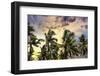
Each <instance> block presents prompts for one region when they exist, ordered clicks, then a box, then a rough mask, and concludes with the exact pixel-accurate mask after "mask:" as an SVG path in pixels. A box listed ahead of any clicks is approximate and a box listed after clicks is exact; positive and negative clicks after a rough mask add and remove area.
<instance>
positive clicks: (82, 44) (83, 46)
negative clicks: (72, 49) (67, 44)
mask: <svg viewBox="0 0 100 76" xmlns="http://www.w3.org/2000/svg"><path fill="white" fill-rule="evenodd" d="M79 41H80V53H81V55H82V56H86V55H87V46H88V42H87V39H86V38H85V36H84V35H83V34H82V35H81V37H80V38H79Z"/></svg>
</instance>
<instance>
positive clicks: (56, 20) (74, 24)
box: [28, 15, 88, 38]
mask: <svg viewBox="0 0 100 76" xmlns="http://www.w3.org/2000/svg"><path fill="white" fill-rule="evenodd" d="M28 23H29V25H30V26H32V27H33V28H34V29H35V32H34V34H35V35H37V36H39V37H40V38H44V37H43V34H44V33H45V32H47V31H48V29H52V30H54V31H55V32H56V33H57V34H62V33H63V31H64V30H65V29H68V30H70V31H71V32H74V33H75V36H76V38H78V37H80V36H81V34H84V35H85V36H86V38H87V36H88V32H87V29H88V17H78V16H53V15H51V16H50V15H49V16H48V15H28ZM58 32H60V33H58ZM58 36H60V35H58ZM60 37H61V36H60Z"/></svg>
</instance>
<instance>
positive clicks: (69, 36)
mask: <svg viewBox="0 0 100 76" xmlns="http://www.w3.org/2000/svg"><path fill="white" fill-rule="evenodd" d="M74 37H75V35H74V33H73V32H70V31H69V30H65V31H64V35H63V38H62V39H63V47H64V58H65V59H68V58H69V57H70V58H71V57H73V56H74V55H78V50H77V47H76V40H75V39H74Z"/></svg>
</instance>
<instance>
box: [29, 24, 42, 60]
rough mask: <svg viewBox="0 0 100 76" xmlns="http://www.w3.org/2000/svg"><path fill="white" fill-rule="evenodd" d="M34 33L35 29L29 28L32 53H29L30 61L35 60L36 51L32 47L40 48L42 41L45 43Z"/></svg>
mask: <svg viewBox="0 0 100 76" xmlns="http://www.w3.org/2000/svg"><path fill="white" fill-rule="evenodd" d="M33 32H34V29H33V28H32V27H31V26H28V36H29V40H28V44H29V45H30V51H29V53H28V60H29V61H31V60H33V58H32V54H33V52H34V49H33V47H32V45H33V46H36V47H39V46H38V44H41V41H44V40H43V39H38V38H37V37H36V36H35V35H34V34H33Z"/></svg>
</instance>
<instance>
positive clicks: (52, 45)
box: [28, 26, 88, 61]
mask: <svg viewBox="0 0 100 76" xmlns="http://www.w3.org/2000/svg"><path fill="white" fill-rule="evenodd" d="M34 31H35V30H34V29H33V28H32V27H31V26H28V37H29V39H28V45H29V48H30V49H29V52H28V61H32V60H34V58H33V57H32V55H33V53H34V50H35V49H34V48H33V47H32V46H36V47H39V45H38V44H41V42H44V41H45V44H44V45H43V46H42V47H41V48H40V47H39V48H40V49H41V52H40V55H39V56H38V59H37V60H62V59H69V58H84V57H87V53H88V51H87V50H88V49H87V47H88V42H87V39H86V38H85V36H84V35H83V34H82V35H81V36H80V37H79V40H78V41H77V40H76V39H75V34H74V33H73V32H71V31H69V30H64V33H63V37H62V44H59V43H57V41H58V39H57V38H55V37H53V36H54V35H56V33H55V32H54V31H52V30H51V29H49V31H48V32H47V33H45V34H44V35H45V40H44V39H38V38H37V37H36V36H35V35H34V34H33V33H34Z"/></svg>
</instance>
